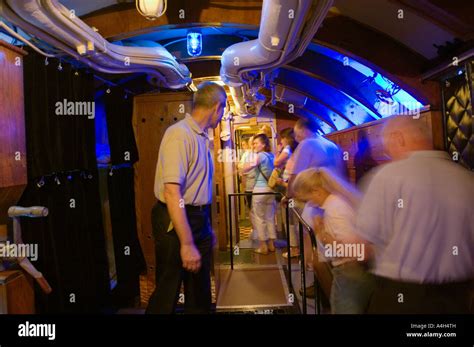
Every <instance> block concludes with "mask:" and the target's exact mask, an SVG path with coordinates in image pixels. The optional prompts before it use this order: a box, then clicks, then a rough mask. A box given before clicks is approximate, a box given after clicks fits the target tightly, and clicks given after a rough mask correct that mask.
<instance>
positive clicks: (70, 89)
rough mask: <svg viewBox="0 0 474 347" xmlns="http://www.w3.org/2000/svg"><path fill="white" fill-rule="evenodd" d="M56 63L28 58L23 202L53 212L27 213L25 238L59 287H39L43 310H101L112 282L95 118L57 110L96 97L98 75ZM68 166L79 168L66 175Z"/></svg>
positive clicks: (40, 265)
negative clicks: (45, 290)
mask: <svg viewBox="0 0 474 347" xmlns="http://www.w3.org/2000/svg"><path fill="white" fill-rule="evenodd" d="M58 63H59V62H58V60H54V59H50V60H49V64H48V65H47V66H46V65H45V59H44V58H43V57H41V56H38V55H37V54H35V53H33V52H30V54H29V55H27V56H26V58H25V60H24V85H25V120H26V144H27V163H28V186H27V188H26V190H25V192H24V194H23V196H22V199H21V201H20V202H19V204H21V205H23V206H33V205H39V206H46V207H47V208H48V209H49V216H48V217H46V218H38V219H26V218H23V219H22V229H23V240H24V242H25V243H37V244H38V246H39V259H38V261H37V262H35V265H36V266H37V268H38V270H39V271H41V272H42V273H43V274H44V276H45V277H46V279H47V280H48V281H49V282H50V284H51V287H52V288H53V292H52V293H51V294H50V295H48V296H46V295H44V294H42V293H41V292H40V291H39V290H38V287H37V286H36V292H37V295H36V304H37V309H38V312H39V313H57V312H98V311H102V309H103V308H104V307H107V306H108V305H109V299H110V289H109V287H110V285H109V278H108V264H107V257H106V250H105V242H104V232H103V224H102V213H101V205H100V197H99V189H98V178H97V168H96V158H95V138H94V137H95V132H94V120H93V119H88V117H87V116H86V115H77V114H76V115H58V114H56V102H63V100H64V99H66V100H67V101H71V102H76V101H77V102H90V101H94V100H93V96H94V86H93V79H92V76H91V75H89V74H86V73H84V72H82V71H79V73H78V75H76V74H75V70H74V69H73V68H72V67H71V66H70V65H68V64H66V63H64V62H63V63H62V64H61V65H62V71H59V70H58ZM69 170H77V171H76V172H74V173H62V172H64V171H69ZM84 172H88V173H87V174H84ZM53 173H54V174H53ZM45 175H50V176H47V177H46V178H45V179H44V185H41V184H39V182H40V181H41V180H40V177H42V176H45ZM56 177H57V180H56V179H55V178H56ZM58 183H59V184H58Z"/></svg>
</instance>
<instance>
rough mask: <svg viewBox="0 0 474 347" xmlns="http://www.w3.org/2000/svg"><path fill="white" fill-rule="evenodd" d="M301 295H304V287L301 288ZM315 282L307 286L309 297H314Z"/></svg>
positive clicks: (307, 295) (307, 296)
mask: <svg viewBox="0 0 474 347" xmlns="http://www.w3.org/2000/svg"><path fill="white" fill-rule="evenodd" d="M300 295H301V296H303V288H302V289H300ZM314 297H315V295H314V284H312V285H310V286H309V287H306V298H308V299H314Z"/></svg>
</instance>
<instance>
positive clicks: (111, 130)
mask: <svg viewBox="0 0 474 347" xmlns="http://www.w3.org/2000/svg"><path fill="white" fill-rule="evenodd" d="M109 89H110V93H105V94H104V96H103V102H104V105H105V114H106V118H107V131H108V137H109V145H110V154H111V162H112V165H118V164H123V163H135V162H136V161H138V150H137V145H136V142H135V135H134V133H133V126H132V117H133V96H132V95H128V94H126V92H125V91H124V90H123V89H122V88H120V87H116V88H109Z"/></svg>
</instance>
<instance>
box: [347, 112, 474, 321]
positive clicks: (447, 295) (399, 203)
mask: <svg viewBox="0 0 474 347" xmlns="http://www.w3.org/2000/svg"><path fill="white" fill-rule="evenodd" d="M383 139H384V147H385V151H386V153H387V154H388V155H389V156H390V157H391V158H392V159H393V160H394V162H392V163H390V164H387V165H386V166H384V167H382V168H381V169H380V170H379V171H378V172H377V173H376V174H375V175H374V177H373V179H372V180H371V182H370V184H369V186H368V188H367V192H366V194H365V196H364V198H363V201H362V204H361V206H360V208H359V211H358V219H357V229H356V232H357V233H358V235H359V236H360V237H362V238H363V239H365V240H367V241H368V242H369V244H371V245H373V247H374V250H375V259H374V260H375V264H374V268H373V273H374V274H375V275H376V276H377V279H376V280H377V286H376V290H375V293H374V295H373V297H372V300H371V303H370V306H369V313H467V312H468V311H469V300H470V299H469V287H470V283H469V282H470V281H471V280H472V279H473V278H474V210H473V206H474V174H473V173H472V172H469V171H468V170H466V169H464V168H463V167H462V166H461V165H459V164H456V163H454V162H453V161H452V160H451V158H450V157H449V155H448V154H447V153H446V152H442V151H435V150H433V149H432V142H431V137H430V134H429V133H428V130H427V129H426V126H425V125H424V124H423V123H422V121H420V120H414V119H411V118H409V117H407V116H399V117H395V118H393V119H390V120H388V121H387V124H386V126H385V128H384V131H383Z"/></svg>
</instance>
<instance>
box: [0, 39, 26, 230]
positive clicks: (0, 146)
mask: <svg viewBox="0 0 474 347" xmlns="http://www.w3.org/2000/svg"><path fill="white" fill-rule="evenodd" d="M24 54H26V52H24V51H22V50H20V49H18V48H17V47H14V46H11V45H9V44H7V43H6V42H4V41H2V40H0V81H1V83H0V224H5V223H6V221H7V218H8V217H7V214H6V212H7V209H8V207H9V206H11V205H13V204H15V203H16V202H17V201H18V199H19V198H20V196H21V194H22V192H23V190H24V187H25V186H26V183H27V170H26V139H25V112H24V100H23V55H24Z"/></svg>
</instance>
